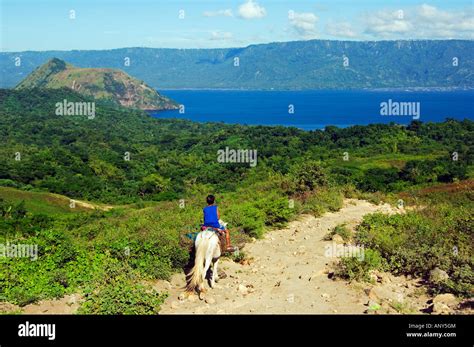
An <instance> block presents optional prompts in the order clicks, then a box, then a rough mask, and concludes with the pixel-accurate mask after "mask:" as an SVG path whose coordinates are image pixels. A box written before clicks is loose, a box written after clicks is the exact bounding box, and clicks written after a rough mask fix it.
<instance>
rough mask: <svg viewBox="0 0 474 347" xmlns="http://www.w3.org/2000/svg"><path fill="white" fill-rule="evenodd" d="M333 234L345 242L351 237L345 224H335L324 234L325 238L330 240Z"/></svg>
mask: <svg viewBox="0 0 474 347" xmlns="http://www.w3.org/2000/svg"><path fill="white" fill-rule="evenodd" d="M334 235H339V236H340V237H342V239H343V240H344V241H345V242H349V241H350V240H351V239H352V232H351V231H350V230H349V228H347V227H346V225H345V224H341V225H336V226H335V227H334V229H333V230H332V231H331V232H330V233H329V234H327V235H326V239H327V240H332V237H333V236H334Z"/></svg>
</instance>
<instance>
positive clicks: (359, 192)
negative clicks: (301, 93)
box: [0, 89, 474, 314]
mask: <svg viewBox="0 0 474 347" xmlns="http://www.w3.org/2000/svg"><path fill="white" fill-rule="evenodd" d="M63 99H67V100H69V101H88V100H91V99H88V98H87V97H85V96H83V95H80V94H77V93H75V92H72V91H71V90H69V89H54V90H48V89H33V90H26V89H24V90H13V91H12V90H0V157H1V158H2V165H1V166H0V185H1V186H2V187H1V188H0V198H2V200H1V202H0V243H2V244H5V243H7V242H9V243H10V244H34V245H38V258H37V260H36V261H31V260H30V259H28V258H11V257H0V269H1V270H0V297H1V298H0V300H5V301H8V302H11V303H15V304H19V305H26V304H28V303H31V302H35V301H38V300H41V299H45V298H55V297H61V296H63V295H64V294H67V293H77V292H81V293H83V294H84V296H85V299H86V301H85V303H84V305H83V307H82V308H81V312H83V313H101V314H111V313H113V314H135V313H138V314H153V313H155V312H157V310H159V306H160V303H161V302H162V301H163V299H164V295H163V294H162V293H156V292H155V291H153V290H152V289H151V288H149V287H147V285H146V283H147V281H152V280H154V279H166V278H169V277H170V275H171V274H172V273H173V272H174V271H177V270H178V269H180V268H182V267H183V266H184V265H185V264H186V263H187V262H188V260H189V259H188V257H189V246H190V244H191V242H190V240H189V239H187V238H186V234H188V233H189V232H192V231H196V230H198V226H199V223H200V222H201V219H202V211H201V209H202V207H203V204H204V198H205V196H206V195H207V194H209V193H214V194H215V195H216V196H217V203H218V205H219V206H220V210H221V213H222V217H223V219H224V220H226V221H227V222H228V223H229V227H230V229H231V231H232V232H231V235H232V237H233V242H234V243H239V242H245V241H246V240H248V239H249V238H250V237H256V238H258V237H261V236H262V235H263V234H264V232H265V231H266V230H268V229H271V228H276V227H281V226H284V225H285V224H286V223H287V222H288V221H290V220H292V219H293V218H294V217H295V216H297V215H298V214H300V213H312V214H314V215H317V216H318V215H320V214H322V213H324V212H325V211H336V210H338V209H340V208H341V206H342V203H343V198H344V197H364V198H370V199H371V200H372V201H376V202H378V201H381V200H390V201H397V200H398V199H400V198H401V199H403V200H404V201H405V203H406V205H407V206H409V205H417V206H425V208H424V209H420V210H414V211H409V212H408V213H406V214H404V215H400V216H383V215H373V216H368V217H366V218H365V219H364V222H363V223H362V225H361V226H360V227H359V229H358V234H357V236H356V241H357V242H358V243H359V244H361V245H364V247H365V249H366V254H365V258H364V260H363V261H359V260H357V259H344V260H343V262H342V267H343V270H342V271H341V275H342V276H345V277H347V278H351V279H364V278H366V274H367V273H368V271H369V270H371V269H378V268H381V267H382V268H386V269H389V270H391V271H393V272H395V273H407V274H408V273H409V274H413V275H419V276H427V272H428V271H429V270H430V269H431V268H433V267H435V266H436V267H439V268H441V269H443V270H445V271H447V272H448V273H449V275H450V280H448V281H445V282H444V283H440V284H438V285H437V286H434V287H433V290H434V291H450V292H454V293H457V294H461V295H467V293H468V292H469V290H470V288H471V287H470V286H472V276H473V272H472V258H471V256H470V255H471V254H473V252H472V251H473V249H472V245H473V244H474V242H472V241H473V240H472V237H473V236H472V226H471V224H472V223H470V222H472V217H473V216H472V211H473V210H474V209H473V208H472V200H473V199H472V187H471V189H470V190H469V189H457V188H455V187H457V186H458V185H460V186H461V187H464V186H465V185H466V184H467V183H466V182H470V181H469V180H466V178H468V177H469V175H471V173H472V172H473V159H474V153H473V147H474V146H473V140H474V136H473V135H474V134H473V133H474V123H473V122H472V121H470V120H464V121H455V120H447V121H446V122H444V123H438V124H432V123H420V122H413V123H412V124H410V125H409V126H408V127H402V126H398V125H393V124H389V125H369V126H354V127H350V128H345V129H338V128H336V127H327V128H326V129H325V130H318V131H310V132H305V131H301V130H298V129H294V128H284V127H263V126H255V127H250V126H241V125H225V124H220V123H214V124H197V123H193V122H189V121H184V120H163V119H162V120H158V119H154V118H151V117H148V116H147V115H146V114H145V113H143V112H141V111H138V110H129V109H124V108H120V107H114V106H111V105H110V104H107V103H102V102H100V101H97V108H96V117H95V118H94V119H87V117H81V116H56V115H55V113H54V105H55V103H56V102H58V101H61V100H63ZM225 147H230V148H235V149H257V150H258V165H257V166H256V167H249V165H248V164H244V163H240V164H222V163H218V162H217V160H216V158H217V151H218V150H219V149H223V148H225ZM347 151H349V152H350V158H351V159H350V160H349V161H344V160H343V153H344V152H347ZM387 152H390V153H392V154H393V156H390V155H389V154H387ZM453 152H457V153H458V156H459V160H457V161H453V160H452V157H451V156H452V153H453ZM457 182H459V183H457ZM439 184H442V185H439ZM437 185H439V187H450V188H449V189H448V190H447V191H443V190H442V189H437V188H435V187H438V186H437ZM430 189H431V190H430ZM58 194H60V195H58ZM70 199H81V200H87V201H91V202H92V203H90V204H89V205H84V204H79V203H78V204H77V205H76V207H75V208H71V207H70ZM183 203H184V205H183ZM104 204H108V205H112V206H109V207H110V209H109V208H107V209H106V208H105V206H104ZM94 207H96V208H95V209H94ZM346 231H347V230H345V229H344V227H342V226H339V227H338V228H336V229H335V230H334V232H335V233H338V234H340V235H341V236H342V237H343V238H346V237H348V236H349V235H348V234H347V232H346ZM454 246H456V247H457V249H458V252H457V254H456V255H454V253H453V252H452V250H453V247H454Z"/></svg>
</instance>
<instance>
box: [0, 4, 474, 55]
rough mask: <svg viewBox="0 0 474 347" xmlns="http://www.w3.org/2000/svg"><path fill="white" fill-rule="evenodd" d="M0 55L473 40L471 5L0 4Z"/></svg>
mask: <svg viewBox="0 0 474 347" xmlns="http://www.w3.org/2000/svg"><path fill="white" fill-rule="evenodd" d="M0 19H1V23H0V30H1V32H0V34H1V35H0V50H1V51H2V52H16V51H26V50H34V51H45V50H73V49H77V50H85V49H113V48H123V47H154V48H223V47H244V46H247V45H250V44H258V43H268V42H276V41H295V40H311V39H331V40H357V41H360V40H400V39H471V40H472V39H474V1H473V0H441V1H427V0H425V1H415V0H410V1H409V0H326V1H307V0H292V1H288V0H286V1H283V0H232V1H227V0H203V1H200V0H186V1H171V0H0Z"/></svg>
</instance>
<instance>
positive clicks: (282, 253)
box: [155, 199, 406, 314]
mask: <svg viewBox="0 0 474 347" xmlns="http://www.w3.org/2000/svg"><path fill="white" fill-rule="evenodd" d="M376 211H381V212H385V213H391V212H393V210H392V208H391V207H390V206H389V205H380V206H376V205H373V204H371V203H369V202H367V201H362V200H353V199H348V200H345V202H344V206H343V208H342V209H341V210H339V211H337V212H333V213H326V214H324V215H323V216H322V217H320V218H315V217H313V216H309V215H303V216H300V218H299V219H298V220H297V221H294V222H291V223H290V224H289V226H288V227H287V228H285V229H281V230H275V231H271V232H268V233H267V234H266V235H265V238H264V239H262V240H257V241H255V242H253V243H250V244H248V245H246V246H245V248H244V252H245V254H246V258H248V259H249V260H250V261H249V262H244V264H239V263H235V262H233V261H231V260H229V259H222V258H221V261H220V270H223V271H224V272H225V274H226V275H227V276H226V277H225V278H221V279H220V281H219V283H218V284H217V288H214V289H210V288H209V287H208V285H206V286H207V288H209V289H208V290H207V292H206V296H205V300H199V298H198V297H197V296H196V295H191V296H187V295H184V294H183V293H184V291H183V287H184V285H185V277H184V274H182V273H181V274H176V275H174V276H173V278H172V279H171V281H170V282H164V283H163V282H160V283H159V284H157V285H156V286H155V287H156V288H157V289H158V290H166V291H168V292H169V297H168V299H167V300H166V302H165V303H164V305H163V306H162V309H161V312H160V313H162V314H182V313H204V314H206V313H218V314H224V313H256V314H263V313H269V314H275V313H364V311H366V310H367V306H366V304H367V302H368V300H370V296H372V294H371V293H370V292H368V291H367V288H365V290H366V291H365V292H364V290H363V289H364V288H356V287H354V285H349V284H347V283H346V282H344V281H339V280H338V281H335V280H332V279H329V278H328V271H329V269H330V266H331V263H332V262H333V261H334V260H335V258H331V257H328V256H325V251H326V248H325V247H326V246H331V245H333V241H324V240H323V238H324V236H325V235H327V234H328V233H329V232H330V231H331V230H332V228H334V227H335V226H336V225H339V224H342V223H346V224H347V226H348V227H354V226H355V225H357V224H358V223H360V221H361V220H362V217H363V216H364V215H366V214H368V213H373V212H376ZM219 272H220V271H219ZM405 286H406V285H405ZM401 295H403V294H401Z"/></svg>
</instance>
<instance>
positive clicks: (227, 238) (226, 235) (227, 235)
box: [225, 229, 235, 252]
mask: <svg viewBox="0 0 474 347" xmlns="http://www.w3.org/2000/svg"><path fill="white" fill-rule="evenodd" d="M225 239H226V243H227V250H228V251H230V252H233V251H235V249H234V247H232V245H231V244H230V230H229V229H226V230H225Z"/></svg>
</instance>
